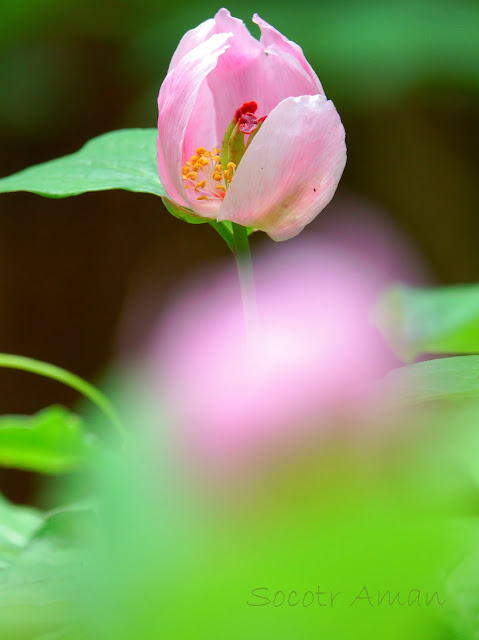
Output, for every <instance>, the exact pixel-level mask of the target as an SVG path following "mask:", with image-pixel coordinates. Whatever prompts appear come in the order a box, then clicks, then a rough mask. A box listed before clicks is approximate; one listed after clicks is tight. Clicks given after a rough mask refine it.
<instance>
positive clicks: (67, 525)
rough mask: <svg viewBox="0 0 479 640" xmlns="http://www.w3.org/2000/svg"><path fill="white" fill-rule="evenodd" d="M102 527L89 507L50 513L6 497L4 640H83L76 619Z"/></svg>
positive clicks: (0, 578)
mask: <svg viewBox="0 0 479 640" xmlns="http://www.w3.org/2000/svg"><path fill="white" fill-rule="evenodd" d="M96 524H97V521H96V516H95V511H94V510H93V509H92V508H91V506H88V505H86V504H78V505H72V506H70V507H66V508H64V509H59V510H57V511H54V512H49V513H45V512H40V511H37V510H35V509H30V508H28V507H23V506H17V505H13V504H11V503H9V502H8V501H7V500H5V498H3V497H2V496H1V495H0V637H1V638H25V639H26V638H39V637H45V639H46V638H48V637H49V635H48V634H51V636H50V637H51V638H52V639H53V638H56V637H58V638H65V640H66V638H71V639H72V640H73V638H75V639H76V638H79V637H80V634H79V633H76V632H75V629H74V628H73V627H72V626H71V623H72V622H73V620H72V618H71V614H72V611H73V608H72V607H73V604H74V603H75V602H76V601H77V599H78V595H79V593H80V591H79V588H80V586H81V584H82V580H83V579H84V576H85V568H86V567H87V562H89V558H90V555H89V546H88V543H89V539H92V532H93V534H94V533H95V531H96V528H94V527H93V525H96ZM85 533H87V534H88V537H86V536H85V535H84V534H85ZM56 634H59V635H56Z"/></svg>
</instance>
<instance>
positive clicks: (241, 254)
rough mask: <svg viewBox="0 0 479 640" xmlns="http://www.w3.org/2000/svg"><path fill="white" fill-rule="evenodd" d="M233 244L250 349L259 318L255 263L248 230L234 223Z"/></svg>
mask: <svg viewBox="0 0 479 640" xmlns="http://www.w3.org/2000/svg"><path fill="white" fill-rule="evenodd" d="M233 243H234V250H233V254H234V257H235V260H236V267H237V269H238V277H239V283H240V289H241V299H242V302H243V312H244V318H245V324H246V341H247V345H248V349H249V348H250V346H251V341H252V337H253V333H254V331H255V328H256V324H257V318H258V311H257V307H256V292H255V285H254V275H253V263H252V262H251V252H250V248H249V240H248V229H247V228H246V227H243V226H242V225H240V224H235V223H234V222H233Z"/></svg>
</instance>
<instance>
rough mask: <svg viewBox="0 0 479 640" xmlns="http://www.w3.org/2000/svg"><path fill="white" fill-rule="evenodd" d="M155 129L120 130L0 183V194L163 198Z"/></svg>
mask: <svg viewBox="0 0 479 640" xmlns="http://www.w3.org/2000/svg"><path fill="white" fill-rule="evenodd" d="M156 136H157V131H156V129H122V130H120V131H112V132H110V133H106V134H104V135H102V136H99V137H98V138H93V140H90V141H89V142H87V143H86V144H85V146H84V147H82V148H81V149H80V151H77V152H76V153H73V154H72V155H69V156H64V157H63V158H57V159H55V160H51V161H50V162H44V163H43V164H39V165H36V166H34V167H30V168H28V169H25V170H24V171H20V172H19V173H15V174H14V175H12V176H8V177H7V178H3V179H1V180H0V193H7V192H12V191H30V192H32V193H37V194H38V195H41V196H47V197H51V198H64V197H67V196H75V195H78V194H80V193H85V192H86V191H104V190H108V189H126V190H127V191H139V192H143V193H152V194H154V195H157V196H164V195H166V194H165V191H164V189H163V187H162V186H161V183H160V180H159V177H158V170H157V166H156Z"/></svg>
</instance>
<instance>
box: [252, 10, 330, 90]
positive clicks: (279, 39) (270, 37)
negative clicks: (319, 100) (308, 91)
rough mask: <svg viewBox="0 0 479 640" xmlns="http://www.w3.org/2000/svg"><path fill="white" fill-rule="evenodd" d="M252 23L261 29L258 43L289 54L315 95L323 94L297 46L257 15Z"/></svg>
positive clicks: (318, 82)
mask: <svg viewBox="0 0 479 640" xmlns="http://www.w3.org/2000/svg"><path fill="white" fill-rule="evenodd" d="M253 22H254V23H255V24H257V25H258V27H259V28H260V29H261V39H260V42H261V44H263V45H264V46H265V47H266V48H267V47H275V48H276V49H278V50H279V51H282V52H284V53H286V54H289V55H291V56H293V58H295V59H296V60H297V61H298V62H299V64H300V65H301V67H302V68H303V69H304V70H305V71H306V73H307V74H308V76H309V77H310V78H311V80H312V82H313V84H314V86H315V88H316V91H315V93H321V94H324V91H323V87H322V86H321V82H320V81H319V78H318V76H317V75H316V74H315V72H314V71H313V68H312V67H311V65H310V64H309V62H308V61H307V60H306V58H305V57H304V53H303V50H302V49H301V47H300V46H299V45H297V44H296V43H295V42H293V41H292V40H288V38H286V37H285V36H283V34H282V33H280V32H279V31H278V30H277V29H275V28H274V27H272V26H271V25H270V24H268V23H267V22H266V21H265V20H263V19H262V18H260V17H259V15H258V14H257V13H255V14H254V16H253Z"/></svg>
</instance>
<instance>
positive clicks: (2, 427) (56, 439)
mask: <svg viewBox="0 0 479 640" xmlns="http://www.w3.org/2000/svg"><path fill="white" fill-rule="evenodd" d="M96 447H97V444H96V439H95V437H94V436H93V435H92V434H87V433H85V431H84V429H83V426H82V422H81V420H80V418H79V417H78V416H76V415H74V414H72V413H70V412H69V411H68V410H67V409H65V408H64V407H58V406H53V407H48V408H47V409H43V411H39V412H38V413H37V414H35V415H34V416H2V417H1V418H0V465H1V466H4V467H14V468H16V469H26V470H29V471H37V472H40V473H65V472H67V471H72V470H74V469H77V468H78V467H80V466H82V465H83V464H85V463H86V462H87V461H88V460H89V459H90V458H91V457H92V455H93V454H94V452H95V451H96Z"/></svg>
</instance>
